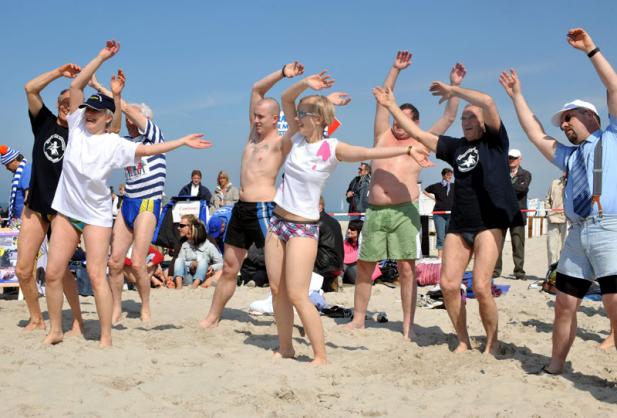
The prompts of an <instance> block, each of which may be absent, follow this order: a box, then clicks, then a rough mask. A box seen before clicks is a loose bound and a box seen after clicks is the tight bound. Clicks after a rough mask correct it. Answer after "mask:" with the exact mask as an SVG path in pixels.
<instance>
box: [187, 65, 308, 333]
mask: <svg viewBox="0 0 617 418" xmlns="http://www.w3.org/2000/svg"><path fill="white" fill-rule="evenodd" d="M303 72H304V66H303V65H302V64H301V63H299V62H297V61H294V62H292V63H289V64H286V65H285V66H283V68H282V69H281V70H278V71H275V72H273V73H271V74H269V75H268V76H266V77H264V78H262V79H261V80H259V81H258V82H256V83H255V84H254V85H253V90H252V92H251V101H250V105H249V124H250V126H251V132H250V134H249V138H248V142H247V144H246V146H245V147H244V152H243V154H242V166H241V171H240V201H239V202H237V203H236V204H235V206H234V208H233V212H232V215H231V220H230V221H229V225H228V226H227V232H226V235H225V251H224V259H223V263H224V264H223V273H222V274H221V277H220V279H219V281H218V284H217V285H216V290H215V291H214V296H213V299H212V305H211V306H210V311H209V312H208V315H207V316H206V318H205V319H203V320H202V321H200V323H199V325H200V326H202V327H204V328H212V327H215V326H217V325H218V323H219V320H220V319H221V314H222V313H223V309H224V308H225V305H226V304H227V302H228V301H229V299H231V297H232V296H233V294H234V292H235V290H236V276H237V275H238V272H239V271H240V266H241V265H242V261H243V260H244V257H245V256H246V254H247V252H248V249H249V247H250V246H251V244H253V243H255V246H257V247H258V248H263V246H264V240H265V237H266V234H267V233H268V224H269V222H270V217H271V216H272V210H273V209H274V207H273V203H272V200H273V199H274V195H275V194H276V184H275V183H276V176H277V174H278V172H279V169H280V168H281V165H283V161H284V160H285V154H284V152H283V147H282V146H281V137H280V136H279V135H278V131H277V122H278V120H279V114H280V107H279V104H278V102H277V101H276V100H274V99H272V98H266V97H265V95H266V93H267V92H268V90H270V89H271V88H272V87H273V86H274V85H275V84H276V83H277V82H279V81H280V80H282V79H283V78H293V77H295V76H297V75H300V74H302V73H303Z"/></svg>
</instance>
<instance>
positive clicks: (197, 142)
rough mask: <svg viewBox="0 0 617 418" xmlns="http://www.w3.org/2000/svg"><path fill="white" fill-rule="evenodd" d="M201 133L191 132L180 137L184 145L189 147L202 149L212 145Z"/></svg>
mask: <svg viewBox="0 0 617 418" xmlns="http://www.w3.org/2000/svg"><path fill="white" fill-rule="evenodd" d="M203 137H204V135H203V134H191V135H187V136H185V137H183V138H182V140H183V142H184V145H186V146H187V147H191V148H196V149H203V148H210V147H211V146H212V142H210V141H206V140H205V139H201V138H203Z"/></svg>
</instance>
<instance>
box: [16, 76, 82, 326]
mask: <svg viewBox="0 0 617 418" xmlns="http://www.w3.org/2000/svg"><path fill="white" fill-rule="evenodd" d="M80 71H81V69H80V68H79V66H77V65H75V64H64V65H61V66H60V67H58V68H54V69H53V70H51V71H48V72H45V73H43V74H41V75H39V76H38V77H36V78H34V79H32V80H30V81H28V83H26V86H25V90H26V97H27V99H28V115H29V116H30V123H31V125H32V132H33V134H34V145H33V147H32V178H31V182H30V189H29V196H28V199H27V201H26V207H25V208H24V210H23V213H22V216H21V228H20V231H19V240H18V242H17V265H16V267H15V273H16V275H17V278H18V279H19V286H20V287H21V290H22V292H23V294H24V299H25V300H26V305H27V306H28V311H29V313H30V320H29V322H28V325H26V327H25V330H26V331H32V330H36V329H41V330H44V329H45V322H44V321H43V316H42V314H41V307H40V305H39V292H38V289H37V287H36V282H35V280H34V265H35V260H36V256H37V254H38V252H39V248H41V244H42V243H43V240H44V239H45V234H47V232H48V230H49V226H50V224H51V220H52V219H53V218H54V216H56V211H55V210H53V209H52V208H51V202H52V200H53V198H54V194H55V192H56V186H58V179H59V178H60V173H61V172H62V161H63V157H64V150H65V149H66V145H67V142H68V139H69V134H68V132H69V128H68V123H67V120H66V118H67V116H68V113H69V91H68V90H63V91H61V92H60V95H59V96H58V108H57V111H58V115H57V116H56V115H54V114H53V113H51V111H50V110H49V109H48V108H47V106H45V103H44V102H43V98H42V97H41V91H43V89H44V88H45V87H47V85H49V83H51V82H52V81H54V80H56V79H58V78H61V77H66V78H74V77H75V76H76V75H77V74H78V73H79V72H80ZM63 280H64V292H65V296H66V299H67V300H68V302H69V305H70V306H71V312H72V314H73V322H72V327H71V328H72V329H71V333H74V334H81V333H82V325H83V320H82V317H81V310H80V308H79V297H78V295H77V282H76V280H75V276H73V275H72V274H71V272H70V271H69V270H68V268H67V269H66V271H65V272H64V279H63Z"/></svg>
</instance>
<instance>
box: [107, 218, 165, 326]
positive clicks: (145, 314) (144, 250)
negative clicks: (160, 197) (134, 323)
mask: <svg viewBox="0 0 617 418" xmlns="http://www.w3.org/2000/svg"><path fill="white" fill-rule="evenodd" d="M116 222H117V221H116ZM134 227H135V229H134V236H133V238H134V241H133V252H132V253H131V262H132V264H133V271H134V272H135V276H136V279H137V291H138V292H139V297H140V298H141V315H140V316H141V320H142V321H144V322H148V321H150V318H151V311H150V275H148V271H147V266H146V258H147V257H148V249H149V248H150V242H151V241H152V236H153V235H154V229H155V228H156V217H155V216H154V214H153V213H150V212H143V213H140V214H139V215H137V218H136V219H135V223H134Z"/></svg>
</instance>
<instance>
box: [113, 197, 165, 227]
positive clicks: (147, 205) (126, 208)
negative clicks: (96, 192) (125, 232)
mask: <svg viewBox="0 0 617 418" xmlns="http://www.w3.org/2000/svg"><path fill="white" fill-rule="evenodd" d="M120 210H121V211H122V217H123V218H124V224H125V225H126V226H127V228H129V229H133V225H134V224H135V219H137V217H138V216H139V214H140V213H144V212H150V213H153V214H154V216H155V217H156V222H158V221H159V215H160V214H161V199H133V198H130V197H125V198H124V199H122V206H121V207H120Z"/></svg>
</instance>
